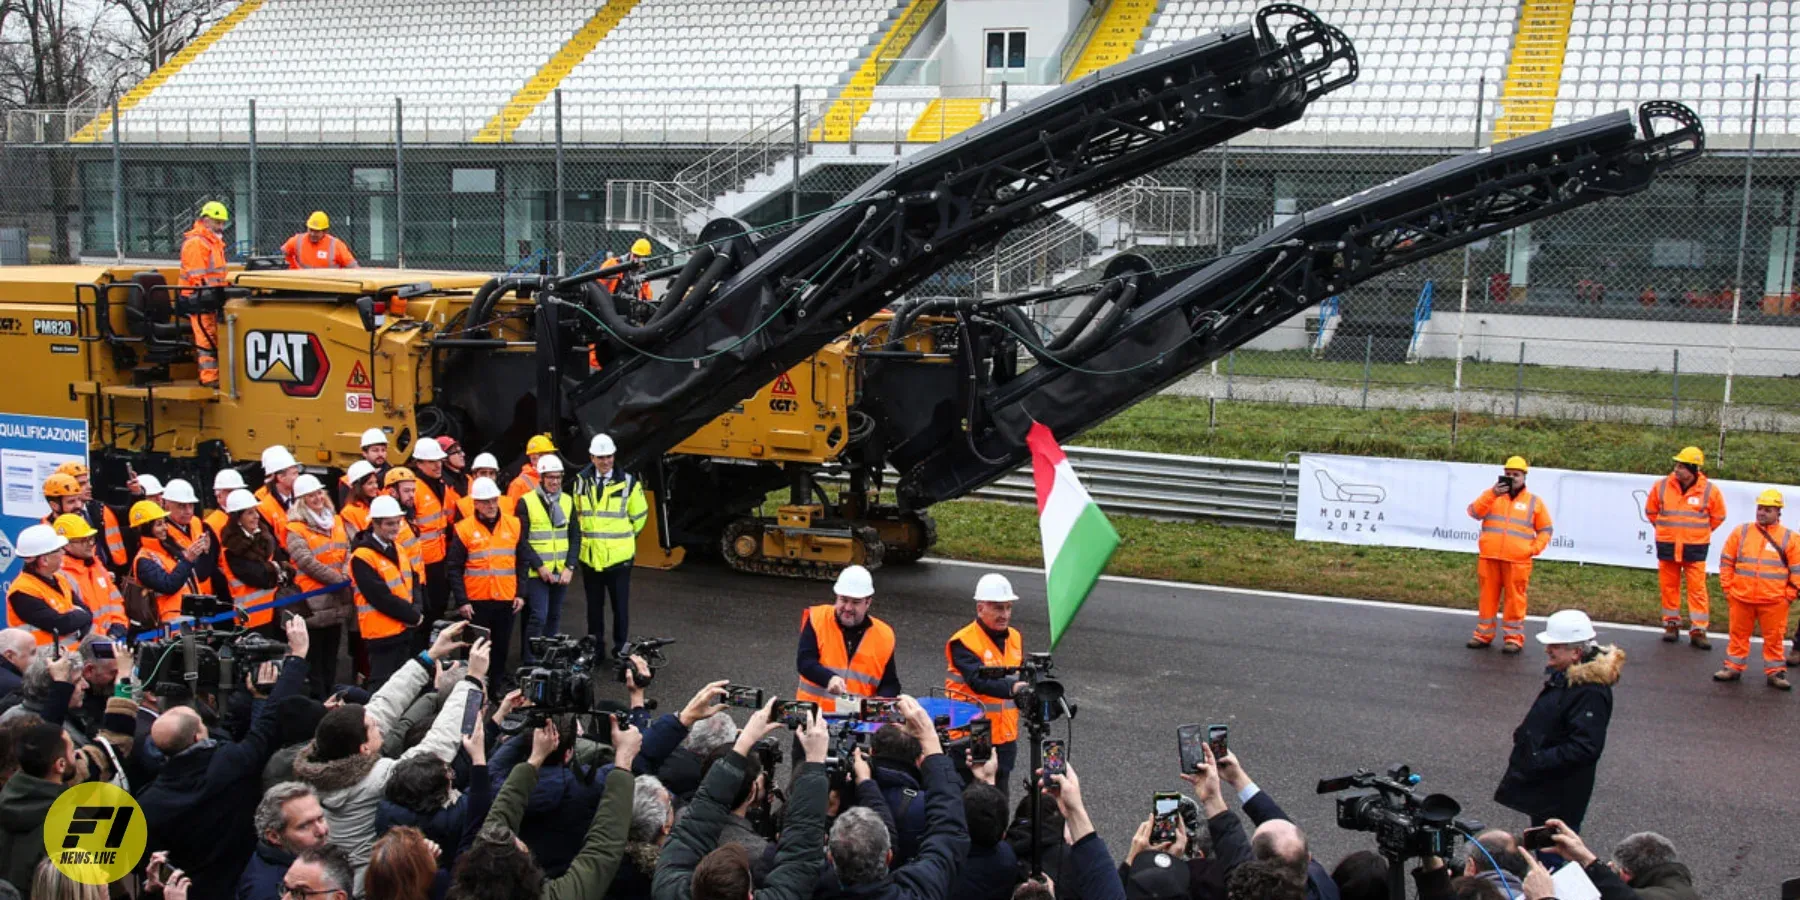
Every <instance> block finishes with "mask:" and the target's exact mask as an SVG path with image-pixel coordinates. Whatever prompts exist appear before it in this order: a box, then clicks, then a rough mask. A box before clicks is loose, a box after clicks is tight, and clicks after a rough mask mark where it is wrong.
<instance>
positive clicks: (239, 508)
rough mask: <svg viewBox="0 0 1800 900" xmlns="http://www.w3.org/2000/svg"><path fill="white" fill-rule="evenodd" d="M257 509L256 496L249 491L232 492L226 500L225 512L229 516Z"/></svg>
mask: <svg viewBox="0 0 1800 900" xmlns="http://www.w3.org/2000/svg"><path fill="white" fill-rule="evenodd" d="M256 507H257V502H256V495H255V494H252V493H250V492H249V491H245V490H236V491H232V492H231V493H230V494H229V495H227V496H226V498H225V512H226V514H227V515H233V516H235V515H237V514H238V513H241V512H243V511H244V510H246V509H255V508H256Z"/></svg>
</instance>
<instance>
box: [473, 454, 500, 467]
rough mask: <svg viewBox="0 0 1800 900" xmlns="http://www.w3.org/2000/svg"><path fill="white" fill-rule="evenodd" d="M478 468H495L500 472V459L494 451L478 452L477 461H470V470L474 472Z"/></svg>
mask: <svg viewBox="0 0 1800 900" xmlns="http://www.w3.org/2000/svg"><path fill="white" fill-rule="evenodd" d="M476 469H493V470H494V471H496V472H498V471H500V461H499V460H497V459H495V458H494V454H492V453H477V454H475V461H474V462H472V463H469V471H471V472H473V471H475V470H476Z"/></svg>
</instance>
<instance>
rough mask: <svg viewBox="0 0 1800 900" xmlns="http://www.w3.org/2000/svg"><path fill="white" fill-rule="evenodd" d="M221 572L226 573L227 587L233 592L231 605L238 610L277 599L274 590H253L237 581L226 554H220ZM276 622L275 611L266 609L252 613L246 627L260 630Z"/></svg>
mask: <svg viewBox="0 0 1800 900" xmlns="http://www.w3.org/2000/svg"><path fill="white" fill-rule="evenodd" d="M219 571H220V572H223V573H225V587H226V589H227V590H229V591H231V605H232V606H235V607H237V608H238V609H240V610H242V609H248V608H249V607H251V606H256V605H258V604H262V603H268V602H269V601H271V600H274V599H275V589H274V588H253V587H251V586H249V585H247V584H245V583H243V582H241V581H239V580H238V579H237V575H236V574H234V573H233V572H232V571H231V559H230V557H228V556H227V555H225V554H224V553H220V554H219ZM273 621H275V610H273V609H264V610H259V611H257V612H253V613H250V617H249V619H247V620H245V622H244V627H246V628H259V627H261V626H263V625H267V624H269V623H270V622H273Z"/></svg>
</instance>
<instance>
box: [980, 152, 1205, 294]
mask: <svg viewBox="0 0 1800 900" xmlns="http://www.w3.org/2000/svg"><path fill="white" fill-rule="evenodd" d="M1214 201H1215V197H1214V195H1213V194H1212V193H1211V192H1206V191H1199V190H1195V189H1194V188H1191V187H1173V186H1169V185H1164V184H1162V183H1160V182H1158V181H1157V180H1156V179H1155V178H1152V177H1149V176H1145V177H1142V178H1138V179H1135V180H1133V181H1131V182H1128V183H1126V184H1123V185H1120V186H1119V187H1117V188H1114V189H1112V190H1110V191H1107V192H1106V193H1103V194H1101V195H1099V196H1097V197H1095V198H1094V199H1092V200H1087V201H1083V202H1080V203H1072V204H1069V205H1068V206H1065V207H1063V208H1062V209H1060V210H1058V211H1057V214H1056V215H1055V216H1053V217H1050V218H1048V219H1047V220H1046V221H1045V223H1044V226H1043V227H1041V228H1036V229H1032V230H1030V231H1029V232H1026V233H1023V234H1021V235H1020V237H1019V238H1018V239H1017V240H1011V239H1009V240H1008V241H1006V242H1004V243H1002V244H1001V245H1000V247H999V248H998V249H997V250H996V251H995V252H994V253H993V254H992V255H991V256H989V257H988V259H987V260H986V261H985V262H983V263H982V264H981V265H980V266H979V267H978V268H977V271H978V272H981V273H984V275H985V276H986V277H985V278H984V279H983V282H982V285H981V287H982V290H981V293H982V295H983V296H989V297H994V296H1008V295H1011V294H1015V293H1018V292H1020V291H1028V290H1034V289H1037V288H1047V287H1055V286H1057V285H1060V284H1063V283H1064V282H1067V281H1069V280H1070V279H1072V278H1074V277H1076V276H1077V275H1080V274H1081V273H1082V272H1085V271H1088V270H1090V269H1093V268H1095V267H1097V266H1101V265H1104V264H1105V263H1106V262H1107V261H1108V260H1110V259H1112V258H1113V257H1114V256H1117V255H1118V254H1120V253H1123V252H1125V251H1127V250H1132V249H1135V248H1138V247H1145V246H1159V247H1191V246H1199V245H1205V244H1211V243H1213V236H1212V223H1213V221H1214V219H1213V214H1212V204H1213V203H1214Z"/></svg>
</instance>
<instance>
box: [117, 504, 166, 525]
mask: <svg viewBox="0 0 1800 900" xmlns="http://www.w3.org/2000/svg"><path fill="white" fill-rule="evenodd" d="M168 515H169V513H168V511H167V510H165V509H163V508H162V507H160V506H157V505H156V502H155V501H154V500H139V501H138V502H136V503H133V504H131V512H130V513H129V514H128V515H127V516H126V520H127V521H129V522H130V523H131V527H133V528H138V527H141V526H144V525H148V524H150V523H151V522H154V521H156V520H157V519H164V518H168Z"/></svg>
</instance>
